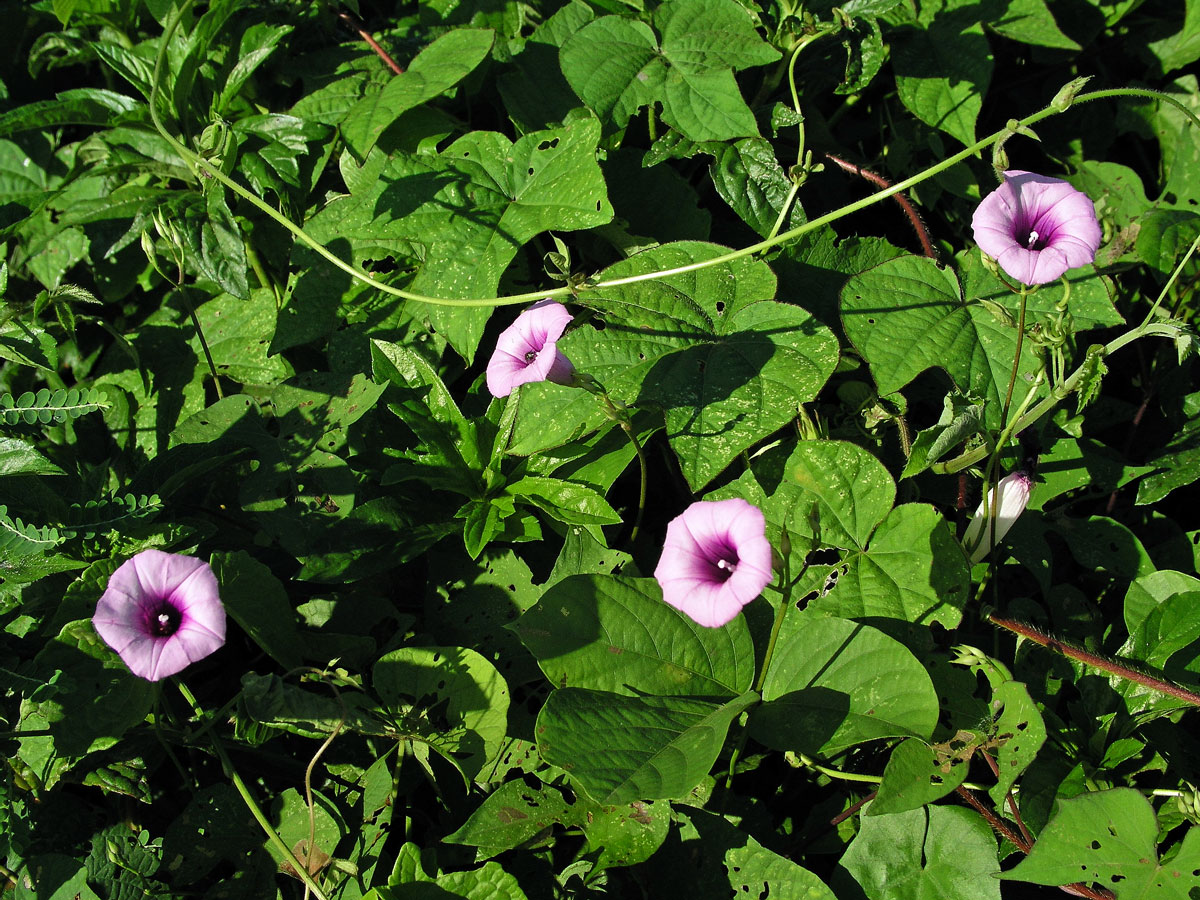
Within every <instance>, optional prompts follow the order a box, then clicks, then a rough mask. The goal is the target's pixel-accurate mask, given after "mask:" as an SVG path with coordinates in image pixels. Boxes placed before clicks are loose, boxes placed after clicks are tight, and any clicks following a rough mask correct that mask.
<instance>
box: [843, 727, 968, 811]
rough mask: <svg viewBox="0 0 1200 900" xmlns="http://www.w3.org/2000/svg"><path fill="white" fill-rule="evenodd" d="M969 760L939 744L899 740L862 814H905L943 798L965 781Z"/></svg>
mask: <svg viewBox="0 0 1200 900" xmlns="http://www.w3.org/2000/svg"><path fill="white" fill-rule="evenodd" d="M969 758H970V757H969V755H968V756H967V758H963V756H962V755H960V754H955V753H952V752H949V749H948V748H947V747H945V746H944V745H941V744H937V745H934V746H930V745H929V744H927V743H925V742H924V741H919V740H917V739H916V738H909V739H908V740H906V741H902V742H901V743H900V744H899V745H898V746H897V747H896V749H895V750H893V751H892V755H891V757H890V758H889V759H888V764H887V767H886V768H885V769H884V770H883V781H881V782H880V783H879V790H878V793H877V794H876V796H875V799H874V801H872V803H871V805H870V806H869V807H867V811H866V813H865V815H868V816H886V815H891V814H893V813H900V812H908V811H909V810H912V809H919V808H920V807H922V806H925V805H926V804H927V803H932V802H933V801H934V800H937V799H939V798H941V797H944V796H946V795H947V794H949V793H950V792H951V791H953V790H954V789H955V788H956V787H958V786H959V785H960V784H962V783H963V781H965V780H966V777H967V768H968V766H967V763H968V761H969Z"/></svg>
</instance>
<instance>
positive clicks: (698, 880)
mask: <svg viewBox="0 0 1200 900" xmlns="http://www.w3.org/2000/svg"><path fill="white" fill-rule="evenodd" d="M675 814H676V821H677V822H678V824H679V841H678V842H675V841H670V842H668V843H667V844H666V845H665V846H664V847H663V849H662V850H661V851H659V854H658V856H656V859H655V862H656V865H657V866H658V867H659V874H658V879H657V880H658V882H659V884H660V885H661V888H660V889H659V892H658V893H659V894H660V895H662V896H680V897H694V898H697V900H717V898H728V897H745V898H752V897H758V898H764V897H774V898H787V900H834V895H833V891H831V890H830V889H829V888H828V887H826V886H825V885H824V884H823V883H822V882H821V879H819V878H818V877H817V876H816V875H814V874H813V873H812V872H810V871H808V870H807V869H805V868H803V867H802V866H799V865H797V864H796V863H794V862H792V860H790V859H788V858H787V857H785V856H780V855H779V854H777V853H774V852H772V851H770V850H768V849H767V848H766V847H764V846H763V845H762V844H760V843H759V842H758V841H756V840H755V839H754V837H753V836H752V835H751V834H750V833H749V832H748V830H747V829H746V828H745V827H744V826H742V827H739V826H738V825H734V824H732V823H731V822H730V821H729V820H728V819H726V818H725V817H724V816H719V815H716V814H714V813H712V812H708V811H707V810H703V809H697V808H695V807H692V806H684V805H682V804H680V805H678V806H676V808H675ZM659 860H661V863H660V862H659ZM651 895H652V896H653V895H654V892H651Z"/></svg>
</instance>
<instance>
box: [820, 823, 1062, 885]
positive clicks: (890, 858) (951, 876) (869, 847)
mask: <svg viewBox="0 0 1200 900" xmlns="http://www.w3.org/2000/svg"><path fill="white" fill-rule="evenodd" d="M840 866H841V867H843V868H844V870H845V871H846V872H848V873H849V874H850V876H851V877H853V878H854V880H855V881H856V882H858V885H859V886H860V887H861V889H862V892H863V895H865V896H866V897H870V898H871V900H963V898H964V897H970V898H972V900H1000V882H999V881H997V880H996V873H997V870H999V868H1000V861H999V860H998V859H997V858H996V840H995V838H994V837H993V836H992V831H991V829H990V828H989V827H988V825H987V823H986V822H984V821H983V819H982V818H980V816H979V815H978V813H975V812H973V811H972V810H969V809H961V808H959V807H950V806H927V807H924V808H923V809H914V810H912V811H910V812H902V813H894V814H892V815H888V816H864V817H863V818H862V820H861V823H860V827H859V832H858V834H857V835H856V836H855V838H854V841H853V842H852V843H851V844H850V848H849V849H848V850H847V851H846V853H845V855H844V856H843V857H842V860H841V863H840ZM1076 874H1078V873H1076ZM1001 877H1004V876H1001ZM835 884H836V882H835ZM838 894H839V896H841V897H847V898H852V897H854V896H856V894H857V892H856V891H853V890H851V889H849V888H847V889H846V890H845V891H843V890H842V889H841V888H840V887H839V891H838Z"/></svg>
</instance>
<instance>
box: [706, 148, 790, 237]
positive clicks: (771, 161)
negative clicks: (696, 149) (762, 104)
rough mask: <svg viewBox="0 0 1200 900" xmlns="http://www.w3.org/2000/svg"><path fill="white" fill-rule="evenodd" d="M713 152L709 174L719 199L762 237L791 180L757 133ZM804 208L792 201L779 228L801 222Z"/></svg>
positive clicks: (783, 200)
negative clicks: (719, 196) (713, 158)
mask: <svg viewBox="0 0 1200 900" xmlns="http://www.w3.org/2000/svg"><path fill="white" fill-rule="evenodd" d="M715 152H716V159H715V160H714V161H713V164H712V167H711V168H710V169H709V174H710V175H712V180H713V186H714V187H715V188H716V189H717V193H718V194H720V195H721V199H722V200H724V201H725V202H726V203H728V204H729V205H730V207H732V209H733V211H734V212H736V213H737V214H738V215H739V216H741V217H742V221H743V222H745V223H746V224H747V225H749V226H750V227H751V228H753V229H754V230H755V231H757V232H758V233H759V234H760V235H761V236H762V237H766V236H767V235H768V234H770V233H771V229H772V228H773V227H774V226H775V222H776V220H777V219H778V218H779V213H780V212H781V211H782V209H783V204H784V203H785V202H786V201H787V199H788V196H789V194H790V192H791V189H792V182H791V181H790V180H789V179H788V177H787V173H786V172H784V170H783V166H781V165H780V164H779V161H778V160H777V159H776V158H775V150H774V149H773V148H772V147H771V145H770V144H769V143H768V142H767V141H766V140H764V139H763V138H760V137H753V138H743V139H742V140H740V141H735V142H734V143H732V144H723V145H721V146H720V148H719V149H718V150H716V151H715ZM804 221H805V216H804V210H803V208H802V207H801V206H800V204H799V202H796V201H793V203H792V206H791V209H790V210H788V214H787V217H786V218H785V219H784V220H783V225H782V227H781V228H780V229H779V230H780V231H787V230H788V229H790V228H795V227H796V226H797V225H801V224H803V223H804Z"/></svg>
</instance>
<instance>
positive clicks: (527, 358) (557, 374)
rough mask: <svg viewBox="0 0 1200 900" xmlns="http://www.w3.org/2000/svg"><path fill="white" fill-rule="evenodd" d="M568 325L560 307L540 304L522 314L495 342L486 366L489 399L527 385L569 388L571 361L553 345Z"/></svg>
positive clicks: (568, 316) (546, 302)
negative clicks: (544, 383)
mask: <svg viewBox="0 0 1200 900" xmlns="http://www.w3.org/2000/svg"><path fill="white" fill-rule="evenodd" d="M570 323H571V314H570V313H569V312H567V310H566V308H565V307H564V306H563V305H562V304H561V303H556V302H555V301H553V300H543V301H541V302H540V303H535V304H534V305H533V306H531V307H529V309H527V310H525V311H524V312H523V313H521V314H520V315H519V316H517V320H516V321H515V322H513V323H512V324H511V325H509V326H508V328H506V329H504V331H503V332H502V333H501V334H500V337H499V338H497V339H496V349H495V351H494V352H493V353H492V358H491V359H490V360H488V365H487V386H488V390H489V391H491V392H492V396H493V397H507V396H508V395H509V394H511V393H512V392H513V391H514V390H515V389H516V388H517V387H519V386H520V385H522V384H528V383H529V382H531V381H553V382H556V383H558V384H570V383H571V377H572V376H573V375H574V374H575V367H574V366H573V365H571V361H570V360H569V359H567V358H566V357H565V356H563V354H561V353H560V352H559V351H558V344H557V341H558V339H559V338H560V337H562V333H563V330H564V329H565V328H566V327H567V326H568V325H569V324H570Z"/></svg>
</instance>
